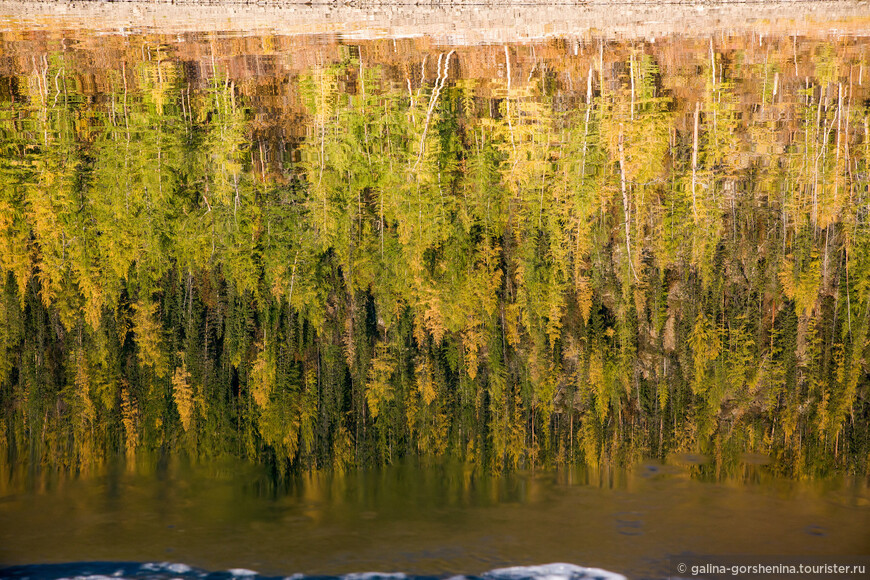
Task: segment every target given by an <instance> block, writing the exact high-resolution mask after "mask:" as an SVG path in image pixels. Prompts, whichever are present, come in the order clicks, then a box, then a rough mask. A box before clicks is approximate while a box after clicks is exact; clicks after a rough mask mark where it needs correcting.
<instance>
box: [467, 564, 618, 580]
mask: <svg viewBox="0 0 870 580" xmlns="http://www.w3.org/2000/svg"><path fill="white" fill-rule="evenodd" d="M483 577H484V578H486V579H491V580H527V579H531V580H593V579H594V580H626V578H625V576H623V575H621V574H616V573H614V572H608V571H607V570H602V569H601V568H584V567H582V566H575V565H574V564H562V563H556V564H544V565H541V566H514V567H512V568H499V569H497V570H490V571H489V572H486V573H484V575H483Z"/></svg>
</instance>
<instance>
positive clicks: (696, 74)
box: [0, 31, 870, 519]
mask: <svg viewBox="0 0 870 580" xmlns="http://www.w3.org/2000/svg"><path fill="white" fill-rule="evenodd" d="M0 45H2V54H3V55H4V56H3V59H2V62H0V149H2V151H3V156H2V160H0V171H2V174H3V180H2V188H3V189H2V194H0V195H2V197H0V204H2V206H0V215H2V216H3V217H2V218H0V219H2V222H0V243H2V244H3V253H2V256H0V258H2V268H3V271H4V272H5V274H6V278H5V284H4V287H3V293H2V308H0V316H2V322H3V324H2V329H3V330H2V333H0V340H2V344H0V371H2V374H0V377H2V389H3V390H2V393H3V401H4V402H5V403H7V404H5V405H4V406H3V411H2V412H3V417H4V420H5V424H6V429H4V430H3V431H2V432H0V443H2V446H3V448H4V449H5V450H7V452H8V455H9V457H10V460H11V463H12V465H13V466H15V467H14V468H13V467H9V466H5V467H4V468H3V469H6V470H7V473H11V472H10V471H9V470H12V471H15V472H16V473H18V472H21V470H22V467H21V466H28V467H27V468H31V469H35V470H38V469H40V466H46V467H48V468H55V467H60V468H62V469H67V470H70V471H71V472H77V471H81V472H87V471H88V470H94V469H96V470H99V469H101V465H103V464H104V463H105V462H107V461H111V460H112V459H113V458H114V457H117V456H118V455H124V456H126V457H127V458H128V462H129V464H131V465H133V464H134V462H135V457H136V456H137V454H141V453H146V454H148V453H151V452H154V451H156V450H163V451H165V452H167V453H169V454H171V453H172V452H184V453H187V454H189V455H190V456H192V457H196V458H198V459H201V460H210V459H212V458H218V457H225V456H235V457H245V458H249V459H252V460H254V461H255V462H260V463H263V464H267V465H270V466H272V468H273V469H274V470H275V471H276V472H277V473H281V474H283V475H285V476H287V477H289V476H290V475H291V474H292V473H294V472H295V470H296V469H300V470H302V471H305V470H308V469H316V468H323V467H332V468H334V469H336V470H337V472H339V473H341V472H351V471H353V469H354V468H355V467H361V466H369V465H383V464H391V463H394V462H396V461H398V460H400V459H401V458H404V457H420V458H422V459H423V460H424V461H426V462H428V463H429V464H431V465H437V464H439V463H441V462H443V461H445V460H446V458H450V459H451V460H456V461H461V462H463V463H469V464H473V465H475V466H477V467H479V468H480V469H481V470H483V471H486V470H489V471H492V472H498V471H501V470H503V469H508V470H515V469H530V468H533V467H536V466H548V467H552V466H557V465H563V464H572V463H583V464H588V465H591V466H595V465H598V464H608V463H612V464H615V465H631V464H633V463H635V462H636V461H637V460H639V459H640V458H641V457H647V456H654V457H660V458H664V457H667V456H668V455H669V454H677V455H678V456H680V457H683V458H684V459H685V461H684V462H685V463H686V464H689V465H692V466H693V467H692V469H693V470H694V471H695V472H696V473H697V474H698V475H699V476H701V477H708V478H710V479H713V480H718V479H720V478H721V476H722V473H723V472H730V471H732V470H734V468H735V467H737V466H742V468H743V469H745V470H746V473H754V471H753V470H754V469H755V466H754V465H753V462H754V461H757V462H764V461H769V462H770V470H771V471H772V472H774V473H778V474H786V475H792V476H802V475H805V474H818V473H826V472H830V471H833V470H843V471H847V472H862V473H863V472H866V469H867V454H868V441H870V435H868V420H867V417H868V407H867V404H868V403H867V402H868V400H870V399H868V397H867V392H868V382H867V373H866V372H865V370H866V369H865V366H866V365H865V363H864V361H865V359H866V357H865V354H864V351H865V347H866V342H867V340H866V337H867V327H868V316H867V312H868V309H867V304H868V303H870V302H868V299H870V297H868V292H870V285H868V284H867V277H868V268H870V262H868V259H867V256H870V253H868V252H866V251H865V246H866V245H867V243H868V242H870V230H868V229H867V224H866V219H865V218H866V206H867V189H868V188H867V176H868V174H870V171H868V167H867V164H868V151H870V150H868V140H870V139H868V129H867V127H868V111H867V107H868V87H867V85H868V79H866V78H865V77H866V76H867V71H866V70H865V69H866V68H867V67H866V63H867V44H866V42H864V41H863V38H860V37H853V36H837V37H829V36H825V35H824V34H815V35H808V36H806V37H800V38H799V37H798V36H796V35H792V36H775V35H774V36H764V37H762V36H760V35H755V34H733V35H726V34H721V33H720V34H718V35H713V36H710V37H706V38H703V39H696V38H684V37H668V38H659V39H656V41H655V42H651V41H645V40H644V41H640V40H638V41H632V42H628V41H625V42H613V41H607V40H605V39H589V40H582V41H581V40H577V39H573V40H567V39H550V40H547V41H545V42H539V43H528V44H518V43H513V44H504V45H499V46H456V47H446V46H445V47H441V46H433V45H432V44H431V42H430V40H427V39H426V38H414V39H402V40H399V39H389V40H365V41H359V42H354V43H352V44H348V42H347V41H346V40H345V39H343V38H341V37H335V36H328V37H318V38H314V39H312V38H308V37H306V38H300V37H298V36H283V37H282V36H265V35H264V36H247V37H236V36H229V37H215V36H211V37H208V36H203V35H197V34H180V35H178V34H173V35H168V34H164V35H160V34H123V35H115V34H112V35H106V36H102V37H99V39H96V38H95V37H93V36H89V35H88V34H87V33H82V34H81V35H72V34H64V35H60V37H59V35H57V34H55V33H51V32H45V31H40V32H33V33H27V34H19V33H16V32H4V33H3V38H2V42H0ZM747 453H748V454H752V455H750V456H749V457H755V458H756V459H751V460H747V459H746V457H747V456H744V455H743V454H747ZM699 455H704V456H705V457H709V461H707V459H704V460H703V461H701V460H696V459H694V458H695V457H698V456H699ZM24 469H26V468H24ZM648 471H651V472H652V471H653V470H652V469H650V470H648ZM158 473H159V471H158ZM651 475H652V473H651ZM12 477H15V476H12ZM650 479H651V480H652V479H655V478H653V477H651V478H650ZM317 505H318V503H317V501H315V500H312V501H311V502H310V505H309V508H308V510H307V511H306V512H305V517H306V518H312V519H318V518H322V517H323V516H322V514H321V513H320V511H319V510H318V508H317Z"/></svg>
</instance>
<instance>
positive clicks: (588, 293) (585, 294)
mask: <svg viewBox="0 0 870 580" xmlns="http://www.w3.org/2000/svg"><path fill="white" fill-rule="evenodd" d="M575 290H576V292H577V304H578V305H579V306H580V316H582V317H583V322H584V323H588V322H589V315H590V314H591V313H592V285H591V284H589V278H587V277H586V276H583V275H582V274H579V275H578V276H577V278H576V280H575Z"/></svg>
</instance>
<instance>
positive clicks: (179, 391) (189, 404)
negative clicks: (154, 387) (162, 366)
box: [172, 363, 194, 431]
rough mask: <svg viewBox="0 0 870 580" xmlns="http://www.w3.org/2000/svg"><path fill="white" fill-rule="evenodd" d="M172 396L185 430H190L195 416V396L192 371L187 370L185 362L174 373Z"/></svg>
mask: <svg viewBox="0 0 870 580" xmlns="http://www.w3.org/2000/svg"><path fill="white" fill-rule="evenodd" d="M172 398H173V400H174V401H175V406H176V408H177V409H178V415H179V416H180V417H181V425H182V427H184V430H185V431H188V430H189V429H190V422H191V419H192V418H193V410H194V398H193V388H192V387H191V385H190V373H189V372H187V365H186V364H184V363H182V364H181V366H180V367H177V368H176V369H175V373H174V374H173V375H172Z"/></svg>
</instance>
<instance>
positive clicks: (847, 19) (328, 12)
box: [0, 0, 870, 45]
mask: <svg viewBox="0 0 870 580" xmlns="http://www.w3.org/2000/svg"><path fill="white" fill-rule="evenodd" d="M23 30H27V31H37V30H46V31H53V32H63V31H67V30H76V31H83V30H88V31H95V32H104V33H110V34H111V33H116V34H122V35H124V34H131V33H150V32H158V33H176V34H183V33H195V32H215V33H228V34H233V35H244V36H247V35H260V34H277V35H338V36H341V37H343V38H348V39H360V40H363V39H377V38H412V37H421V36H425V37H429V38H431V39H432V41H433V42H435V43H437V44H452V45H468V44H492V43H502V42H534V41H542V40H547V39H552V38H572V39H577V40H581V41H582V40H584V39H592V38H596V39H598V38H607V39H652V40H654V39H655V38H657V37H665V36H673V35H680V36H682V35H689V34H690V35H691V36H695V37H697V36H702V35H705V34H711V33H726V34H728V33H733V34H740V33H748V32H752V33H757V34H760V35H766V34H787V35H789V36H819V35H824V36H827V35H831V34H834V35H852V36H856V35H857V36H865V35H870V3H868V2H867V1H866V0H865V1H852V0H848V1H834V2H831V1H822V2H815V1H796V2H764V1H762V2H733V1H726V2H675V3H668V4H661V3H653V2H630V3H629V2H591V3H583V4H574V3H540V4H534V5H531V4H518V3H514V2H498V1H497V2H475V3H472V2H466V1H460V2H450V3H447V4H439V3H435V2H431V3H430V2H422V3H419V4H408V3H405V4H399V3H369V2H355V3H342V2H340V3H320V4H314V3H299V2H258V3H247V2H213V3H200V2H192V1H186V0H182V1H176V2H170V1H156V2H144V1H125V2H101V1H85V2H81V1H78V2H66V1H50V0H49V1H43V2H38V1H31V0H0V31H2V32H13V31H23Z"/></svg>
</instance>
